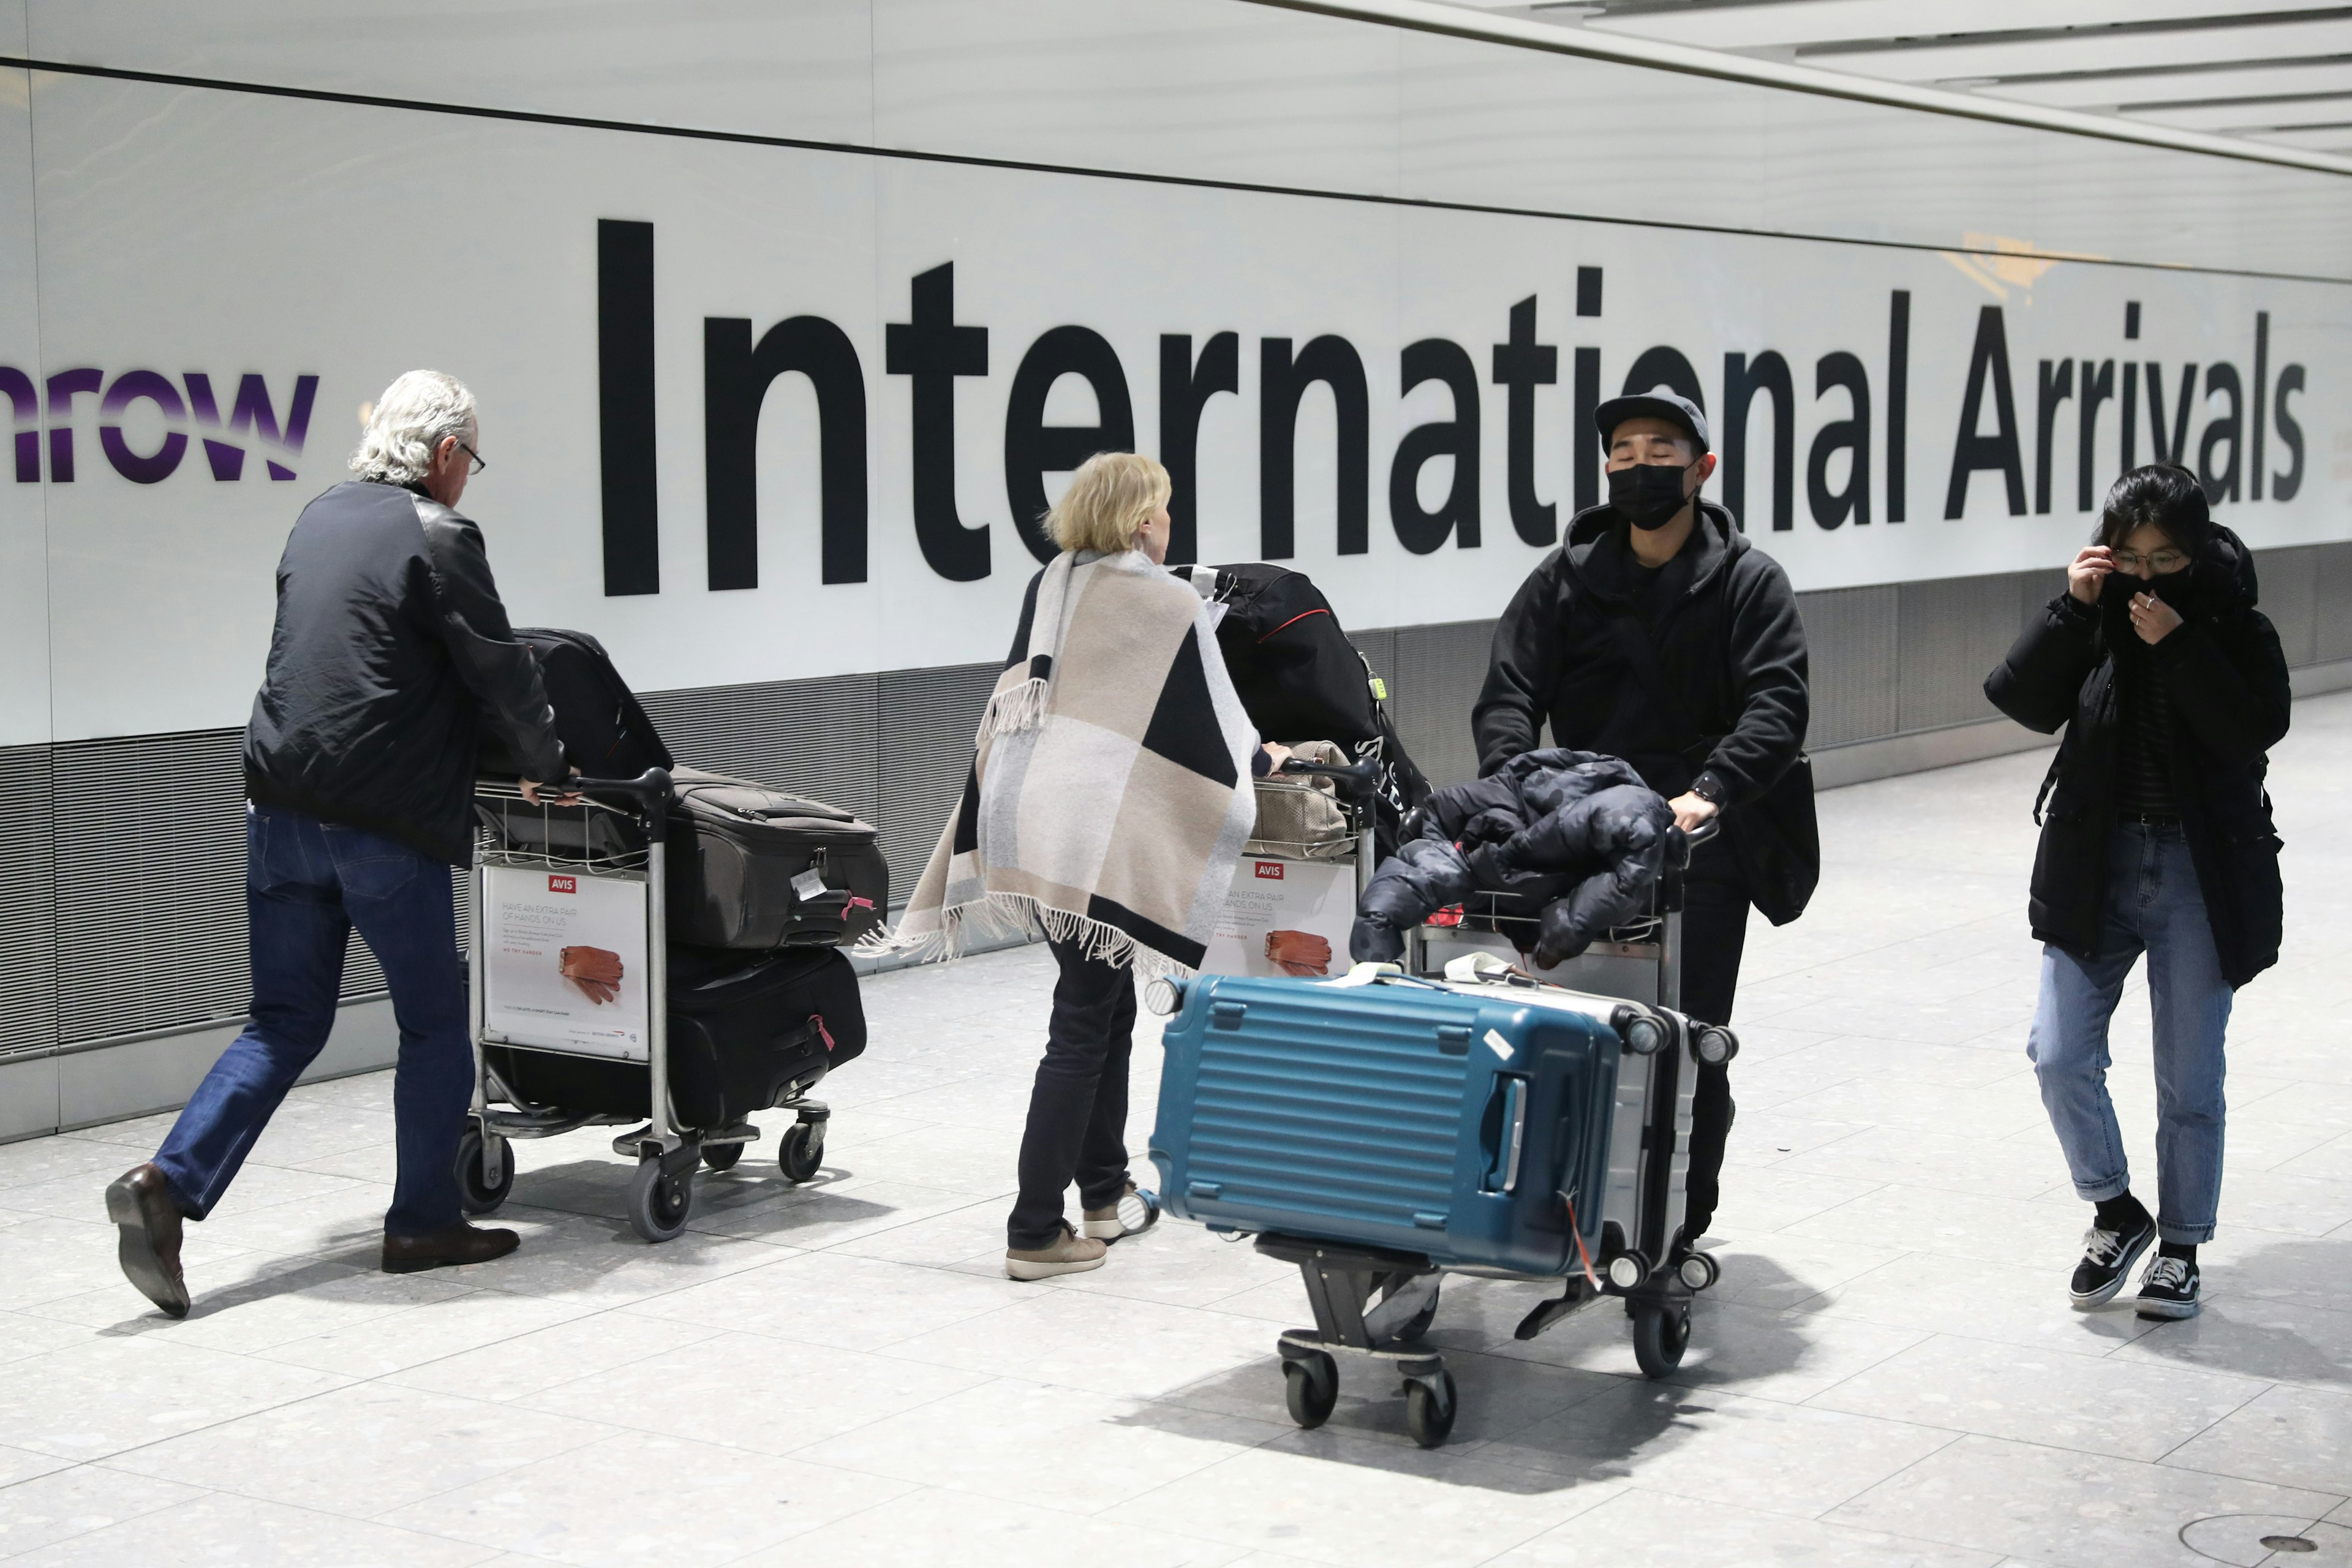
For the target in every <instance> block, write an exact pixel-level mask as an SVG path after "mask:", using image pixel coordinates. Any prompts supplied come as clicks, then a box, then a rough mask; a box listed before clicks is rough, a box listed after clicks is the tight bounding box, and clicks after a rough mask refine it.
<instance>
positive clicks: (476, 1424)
mask: <svg viewBox="0 0 2352 1568" xmlns="http://www.w3.org/2000/svg"><path fill="white" fill-rule="evenodd" d="M610 1436H614V1428H613V1427H611V1426H604V1425H602V1424H601V1423H597V1422H593V1421H583V1420H580V1419H577V1418H573V1417H566V1416H557V1415H541V1414H540V1413H539V1412H536V1411H532V1410H526V1409H519V1408H515V1407H513V1406H509V1405H493V1404H488V1403H487V1402H484V1401H480V1400H472V1399H458V1398H454V1397H452V1396H450V1395H448V1394H432V1393H427V1392H425V1390H423V1389H415V1388H403V1387H400V1386H399V1385H397V1384H388V1383H368V1384H356V1385H354V1386H352V1387H350V1388H341V1389H336V1390H334V1391H333V1392H331V1393H329V1394H320V1395H319V1396H318V1397H317V1398H315V1399H305V1400H300V1401H298V1402H296V1403H294V1404H291V1405H278V1406H277V1407H276V1408H274V1409H270V1410H265V1411H261V1412H258V1413H257V1414H255V1415H247V1416H243V1417H240V1418H239V1419H236V1420H234V1421H224V1422H222V1423H220V1424H219V1425H218V1426H207V1427H205V1428H204V1429H203V1430H201V1431H197V1432H191V1433H188V1434H187V1435H186V1436H180V1437H174V1438H172V1439H170V1440H169V1441H167V1442H163V1443H155V1444H151V1445H149V1446H148V1447H142V1448H136V1449H132V1450H131V1451H130V1452H128V1453H123V1454H118V1455H116V1456H115V1457H114V1458H111V1459H110V1460H108V1461H106V1465H107V1468H109V1469H110V1470H118V1471H121V1472H124V1473H125V1474H126V1475H133V1476H145V1477H153V1478H156V1479H163V1480H172V1481H179V1482H182V1483H184V1484H185V1485H187V1486H191V1487H202V1488H205V1489H210V1490H214V1491H224V1492H236V1493H238V1494H240V1495H242V1496H245V1497H250V1498H259V1499H261V1500H265V1501H269V1502H281V1503H287V1504H289V1505H291V1506H293V1507H297V1508H307V1509H315V1510H320V1511H321V1512H325V1513H337V1514H342V1515H345V1516H347V1517H350V1518H352V1519H368V1518H373V1516H375V1515H377V1514H381V1513H386V1512H389V1511H390V1510H394V1509H396V1508H399V1507H402V1506H403V1505H404V1504H407V1503H411V1502H417V1501H421V1500H424V1499H425V1498H429V1497H436V1496H438V1495H439V1494H440V1493H442V1492H446V1491H452V1490H455V1489H457V1488H459V1487H463V1486H469V1485H471V1484H473V1483H474V1482H476V1481H478V1480H484V1479H488V1478H490V1477H492V1476H496V1475H499V1474H502V1473H503V1472H505V1471H507V1470H510V1469H513V1468H516V1467H518V1466H521V1465H527V1464H530V1463H531V1462H532V1461H534V1460H537V1459H542V1458H549V1457H551V1456H553V1455H556V1454H562V1453H568V1452H570V1451H571V1450H572V1449H574V1448H584V1447H587V1446H588V1445H589V1444H591V1443H596V1442H601V1441H603V1440H604V1439H605V1438H607V1437H610Z"/></svg>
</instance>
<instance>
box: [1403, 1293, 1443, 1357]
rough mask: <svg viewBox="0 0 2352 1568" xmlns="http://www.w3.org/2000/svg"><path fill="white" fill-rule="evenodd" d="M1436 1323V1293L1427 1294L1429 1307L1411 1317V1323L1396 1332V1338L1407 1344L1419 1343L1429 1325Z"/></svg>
mask: <svg viewBox="0 0 2352 1568" xmlns="http://www.w3.org/2000/svg"><path fill="white" fill-rule="evenodd" d="M1435 1321H1437V1292H1436V1291H1435V1290H1432V1291H1431V1292H1430V1293H1429V1305H1428V1306H1426V1307H1423V1309H1422V1310H1420V1311H1418V1312H1415V1313H1414V1314H1413V1315H1412V1321H1411V1322H1409V1323H1407V1324H1405V1326H1404V1327H1403V1328H1402V1329H1399V1330H1398V1331H1397V1336H1396V1337H1397V1338H1398V1339H1400V1340H1402V1341H1404V1342H1407V1343H1409V1344H1410V1343H1413V1342H1417V1341H1419V1340H1420V1339H1421V1338H1422V1336H1423V1335H1424V1334H1426V1333H1428V1332H1429V1325H1430V1324H1432V1323H1433V1322H1435Z"/></svg>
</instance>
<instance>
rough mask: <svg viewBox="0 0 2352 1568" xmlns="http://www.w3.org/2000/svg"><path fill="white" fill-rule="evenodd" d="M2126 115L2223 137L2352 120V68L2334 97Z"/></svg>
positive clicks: (2312, 97) (2130, 111)
mask: <svg viewBox="0 0 2352 1568" xmlns="http://www.w3.org/2000/svg"><path fill="white" fill-rule="evenodd" d="M2123 112H2124V113H2125V114H2126V115H2127V116H2128V117H2129V118H2131V119H2133V120H2145V121H2148V122H2149V123H2150V124H2153V125H2177V126H2179V128H2180V129H2181V130H2183V131H2210V132H2218V133H2220V134H2222V135H2230V134H2233V133H2237V132H2247V131H2252V130H2254V129H2256V128H2259V127H2263V126H2270V125H2288V124H2304V123H2307V122H2309V121H2315V120H2352V66H2347V67H2346V68H2345V69H2344V85H2343V88H2342V89H2341V90H2340V91H2338V92H2336V93H2334V94H2332V95H2325V96H2310V97H2305V98H2302V99H2287V100H2269V101H2265V102H2261V103H2214V104H2205V105H2202V106H2199V107H2195V108H2189V109H2130V110H2124V111H2123Z"/></svg>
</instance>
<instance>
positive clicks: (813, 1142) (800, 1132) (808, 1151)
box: [776, 1121, 824, 1182]
mask: <svg viewBox="0 0 2352 1568" xmlns="http://www.w3.org/2000/svg"><path fill="white" fill-rule="evenodd" d="M776 1163H777V1164H778V1165H780V1166H782V1168H783V1173H784V1180H786V1181H788V1182H810V1181H814V1180H815V1179H816V1173H817V1170H818V1168H819V1167H820V1166H821V1165H823V1164H824V1122H822V1121H795V1122H793V1125H792V1129H791V1131H787V1132H786V1133H785V1134H784V1136H783V1142H782V1145H781V1146H780V1147H779V1148H778V1149H777V1150H776Z"/></svg>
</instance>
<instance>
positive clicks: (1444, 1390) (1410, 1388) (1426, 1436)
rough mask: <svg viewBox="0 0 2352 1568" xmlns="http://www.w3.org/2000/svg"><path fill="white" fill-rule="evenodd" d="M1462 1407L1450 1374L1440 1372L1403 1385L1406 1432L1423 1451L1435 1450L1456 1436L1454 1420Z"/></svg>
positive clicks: (1452, 1376)
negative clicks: (1410, 1434)
mask: <svg viewBox="0 0 2352 1568" xmlns="http://www.w3.org/2000/svg"><path fill="white" fill-rule="evenodd" d="M1461 1408H1462V1402H1461V1400H1460V1399H1458V1398H1457V1397H1455V1394H1454V1374H1453V1373H1450V1372H1446V1371H1444V1370H1443V1369H1441V1370H1440V1371H1439V1372H1438V1373H1437V1375H1436V1376H1434V1377H1417V1378H1415V1379H1413V1380H1412V1382H1411V1383H1408V1384H1405V1385H1404V1429H1405V1430H1406V1431H1407V1432H1410V1433H1412V1440H1413V1441H1414V1442H1416V1443H1418V1444H1420V1445H1421V1446H1422V1447H1424V1448H1434V1447H1437V1446H1438V1445H1439V1444H1441V1443H1443V1442H1444V1441H1445V1439H1446V1438H1448V1437H1450V1436H1453V1435H1454V1415H1455V1414H1456V1413H1457V1412H1458V1411H1459V1410H1460V1409H1461Z"/></svg>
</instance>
